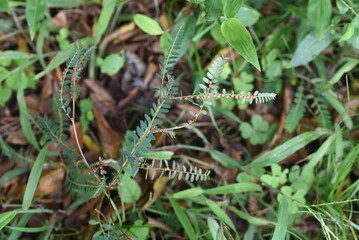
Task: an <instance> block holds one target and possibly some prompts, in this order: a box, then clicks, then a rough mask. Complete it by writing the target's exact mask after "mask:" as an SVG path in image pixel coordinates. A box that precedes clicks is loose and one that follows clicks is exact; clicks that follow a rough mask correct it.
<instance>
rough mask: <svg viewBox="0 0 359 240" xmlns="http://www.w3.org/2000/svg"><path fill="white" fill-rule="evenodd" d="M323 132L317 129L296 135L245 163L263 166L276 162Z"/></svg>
mask: <svg viewBox="0 0 359 240" xmlns="http://www.w3.org/2000/svg"><path fill="white" fill-rule="evenodd" d="M323 134H324V133H322V132H319V131H316V132H314V131H312V132H306V133H303V134H301V135H299V136H296V137H294V138H292V139H290V140H288V141H286V142H284V143H283V144H282V145H280V146H278V147H276V148H275V149H273V150H272V151H270V152H269V153H267V154H265V155H263V156H261V157H259V158H257V159H256V160H254V162H252V163H250V164H249V165H247V167H251V168H254V167H264V166H268V165H270V164H271V163H278V162H280V161H282V160H283V159H285V158H286V157H288V156H290V155H291V154H293V153H295V152H296V151H298V150H299V149H301V148H303V147H304V146H306V145H307V144H308V143H310V142H312V141H314V140H316V139H318V138H319V137H320V136H322V135H323Z"/></svg>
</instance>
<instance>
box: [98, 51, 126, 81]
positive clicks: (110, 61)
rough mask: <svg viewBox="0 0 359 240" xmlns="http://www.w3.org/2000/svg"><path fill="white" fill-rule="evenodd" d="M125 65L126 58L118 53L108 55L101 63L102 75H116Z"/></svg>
mask: <svg viewBox="0 0 359 240" xmlns="http://www.w3.org/2000/svg"><path fill="white" fill-rule="evenodd" d="M124 64H125V56H124V55H123V54H122V55H119V54H117V53H114V54H111V55H108V56H107V57H106V58H105V59H104V60H103V61H102V63H101V73H107V74H108V75H110V76H112V75H115V74H116V73H117V72H118V71H120V69H121V68H122V67H123V65H124Z"/></svg>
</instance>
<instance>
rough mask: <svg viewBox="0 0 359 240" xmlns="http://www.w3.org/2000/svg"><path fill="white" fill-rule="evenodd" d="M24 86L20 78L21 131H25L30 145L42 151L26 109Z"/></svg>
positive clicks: (18, 95)
mask: <svg viewBox="0 0 359 240" xmlns="http://www.w3.org/2000/svg"><path fill="white" fill-rule="evenodd" d="M20 76H21V74H20ZM22 86H23V82H22V79H21V77H20V78H19V79H18V89H17V93H16V97H17V101H18V103H19V110H20V125H21V130H22V131H23V133H24V135H25V137H26V139H27V140H28V141H29V143H30V144H31V145H32V146H34V147H35V148H36V149H37V150H40V147H39V144H38V143H37V141H36V137H35V134H34V131H33V130H32V128H31V122H30V118H29V112H28V110H27V107H26V102H25V96H24V89H23V87H22Z"/></svg>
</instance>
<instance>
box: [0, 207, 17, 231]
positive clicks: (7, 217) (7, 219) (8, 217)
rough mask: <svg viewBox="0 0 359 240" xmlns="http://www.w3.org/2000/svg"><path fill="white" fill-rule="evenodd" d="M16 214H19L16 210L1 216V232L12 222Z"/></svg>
mask: <svg viewBox="0 0 359 240" xmlns="http://www.w3.org/2000/svg"><path fill="white" fill-rule="evenodd" d="M16 214H17V212H16V211H15V210H14V211H9V212H5V213H2V214H0V230H1V229H3V228H4V227H5V226H6V225H7V224H8V223H9V222H11V220H13V218H14V217H15V216H16Z"/></svg>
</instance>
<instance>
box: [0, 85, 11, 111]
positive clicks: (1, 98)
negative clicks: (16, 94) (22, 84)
mask: <svg viewBox="0 0 359 240" xmlns="http://www.w3.org/2000/svg"><path fill="white" fill-rule="evenodd" d="M10 97H11V89H10V88H8V87H6V86H4V87H2V86H1V85H0V107H3V106H5V103H6V102H7V101H8V100H9V99H10Z"/></svg>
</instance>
